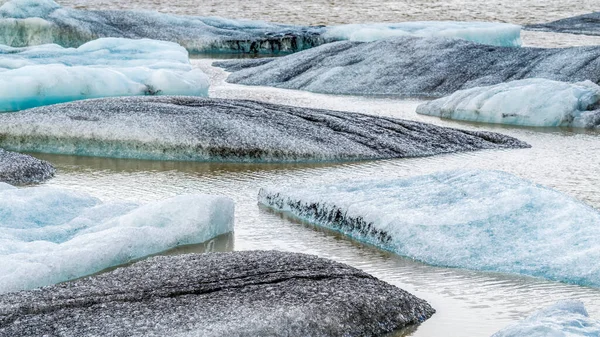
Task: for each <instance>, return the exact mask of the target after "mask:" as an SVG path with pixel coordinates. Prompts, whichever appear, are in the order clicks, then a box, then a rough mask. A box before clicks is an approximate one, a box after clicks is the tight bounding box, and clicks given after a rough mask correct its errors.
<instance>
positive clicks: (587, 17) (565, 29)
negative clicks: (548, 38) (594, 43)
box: [525, 12, 600, 36]
mask: <svg viewBox="0 0 600 337" xmlns="http://www.w3.org/2000/svg"><path fill="white" fill-rule="evenodd" d="M525 29H527V30H537V31H543V32H555V33H569V34H581V35H598V36H600V12H594V13H589V14H583V15H578V16H573V17H570V18H565V19H560V20H556V21H552V22H548V23H537V24H533V25H527V26H525Z"/></svg>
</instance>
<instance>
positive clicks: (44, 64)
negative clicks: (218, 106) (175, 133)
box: [0, 38, 209, 112]
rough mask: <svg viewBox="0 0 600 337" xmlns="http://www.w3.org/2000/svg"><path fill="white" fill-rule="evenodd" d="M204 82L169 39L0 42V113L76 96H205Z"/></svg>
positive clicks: (78, 97) (71, 99) (205, 81)
mask: <svg viewBox="0 0 600 337" xmlns="http://www.w3.org/2000/svg"><path fill="white" fill-rule="evenodd" d="M208 86H209V80H208V77H207V76H206V75H205V74H204V73H203V72H202V71H200V70H199V69H194V68H192V66H191V64H190V62H189V59H188V53H187V51H186V50H185V49H184V48H183V47H181V46H178V45H177V44H175V43H171V42H164V41H153V40H147V39H143V40H129V39H119V38H105V39H98V40H95V41H92V42H88V43H86V44H84V45H82V46H80V47H79V48H76V49H75V48H63V47H60V46H58V45H42V46H36V47H26V48H12V47H7V46H0V112H2V111H17V110H22V109H27V108H32V107H36V106H41V105H49V104H55V103H62V102H68V101H73V100H79V99H87V98H97V97H112V96H135V95H175V94H179V95H190V96H207V95H208Z"/></svg>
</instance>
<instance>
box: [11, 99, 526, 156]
mask: <svg viewBox="0 0 600 337" xmlns="http://www.w3.org/2000/svg"><path fill="white" fill-rule="evenodd" d="M0 146H3V147H5V148H7V149H10V150H14V151H31V152H45V153H59V154H72V155H87V156H101V157H117V158H136V159H153V160H186V161H229V162H240V161H244V162H261V161H267V162H307V161H308V162H314V161H338V160H366V159H386V158H402V157H422V156H430V155H436V154H442V153H453V152H461V151H475V150H482V149H514V148H525V147H529V145H528V144H526V143H524V142H521V141H519V140H517V139H515V138H512V137H509V136H504V135H501V134H498V133H493V132H485V131H466V130H458V129H452V128H444V127H439V126H435V125H432V124H426V123H420V122H413V121H406V120H400V119H394V118H385V117H377V116H369V115H363V114H357V113H349V112H339V111H330V110H319V109H309V108H301V107H292V106H286V105H277V104H269V103H263V102H254V101H244V100H229V99H211V98H198V97H183V96H161V97H148V96H146V97H119V98H103V99H95V100H85V101H77V102H70V103H64V104H57V105H51V106H46V107H40V108H35V109H29V110H24V111H19V112H15V113H10V114H0Z"/></svg>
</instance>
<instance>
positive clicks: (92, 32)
mask: <svg viewBox="0 0 600 337" xmlns="http://www.w3.org/2000/svg"><path fill="white" fill-rule="evenodd" d="M520 31H521V27H520V26H516V25H510V24H502V23H482V22H417V23H411V22H408V23H396V24H362V25H341V26H331V27H324V26H296V25H286V24H278V23H269V22H264V21H252V20H233V19H225V18H219V17H199V16H182V15H171V14H162V13H158V12H152V11H119V10H80V9H73V8H65V7H61V6H60V5H59V4H57V3H56V2H54V1H52V0H13V1H9V2H7V3H5V4H4V5H3V6H1V7H0V43H2V44H6V45H10V46H13V47H24V46H30V45H38V44H47V43H56V44H59V45H61V46H65V47H77V46H79V45H81V44H83V43H85V42H87V41H91V40H95V39H97V38H102V37H123V38H131V39H139V38H151V39H156V40H163V41H171V42H176V43H178V44H180V45H182V46H184V47H185V48H186V49H187V50H188V51H189V52H190V53H260V54H279V53H292V52H297V51H301V50H305V49H309V48H313V47H315V46H318V45H321V44H324V43H329V42H332V41H336V40H346V39H351V40H354V39H359V40H363V39H368V40H374V39H382V38H387V37H390V36H397V35H407V34H408V35H419V36H445V37H452V38H461V39H467V40H471V41H475V42H481V43H487V44H493V45H502V46H519V45H520Z"/></svg>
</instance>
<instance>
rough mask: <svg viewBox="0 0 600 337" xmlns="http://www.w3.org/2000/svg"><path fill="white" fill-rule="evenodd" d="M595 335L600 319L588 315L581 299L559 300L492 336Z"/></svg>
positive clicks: (573, 336) (598, 328)
mask: <svg viewBox="0 0 600 337" xmlns="http://www.w3.org/2000/svg"><path fill="white" fill-rule="evenodd" d="M524 336H527V337H550V336H557V337H558V336H560V337H597V336H600V321H598V320H595V319H592V318H590V317H589V315H588V313H587V311H586V310H585V307H584V306H583V303H582V302H581V301H561V302H558V303H557V304H555V305H553V306H550V307H548V308H545V309H542V310H540V311H538V312H536V313H534V314H532V315H531V316H529V317H527V318H526V319H524V320H522V321H520V322H519V323H517V324H515V325H512V326H509V327H507V328H505V329H502V330H501V331H499V332H497V333H495V334H494V335H492V337H524Z"/></svg>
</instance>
